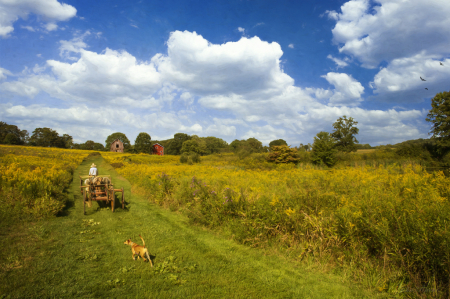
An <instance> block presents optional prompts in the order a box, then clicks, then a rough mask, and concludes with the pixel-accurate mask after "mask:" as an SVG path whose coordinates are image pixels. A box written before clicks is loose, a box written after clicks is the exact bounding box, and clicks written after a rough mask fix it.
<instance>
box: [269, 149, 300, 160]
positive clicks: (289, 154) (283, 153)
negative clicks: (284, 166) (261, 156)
mask: <svg viewBox="0 0 450 299" xmlns="http://www.w3.org/2000/svg"><path fill="white" fill-rule="evenodd" d="M271 149H272V152H271V153H270V154H269V155H268V156H267V161H269V162H275V163H277V164H278V163H298V162H299V161H300V158H299V156H298V153H297V150H296V149H294V148H290V147H289V146H287V145H279V146H277V145H275V146H273V147H272V148H271Z"/></svg>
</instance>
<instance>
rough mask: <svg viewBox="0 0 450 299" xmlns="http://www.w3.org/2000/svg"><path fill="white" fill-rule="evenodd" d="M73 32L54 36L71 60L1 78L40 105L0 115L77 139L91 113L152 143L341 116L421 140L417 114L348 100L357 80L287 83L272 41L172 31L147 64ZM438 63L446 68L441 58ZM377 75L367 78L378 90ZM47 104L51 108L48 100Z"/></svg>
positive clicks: (320, 124)
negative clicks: (214, 39) (213, 38)
mask: <svg viewBox="0 0 450 299" xmlns="http://www.w3.org/2000/svg"><path fill="white" fill-rule="evenodd" d="M87 35H88V34H86V33H85V36H87ZM83 38H84V37H81V36H78V37H75V38H73V39H72V40H70V41H66V42H65V43H60V52H61V56H63V57H66V56H69V55H72V54H73V53H76V54H77V56H78V57H77V58H74V61H70V62H64V61H57V60H47V61H46V64H45V65H43V66H35V67H34V68H33V70H30V69H26V70H25V71H24V72H23V74H21V75H20V76H18V79H17V80H15V81H8V80H5V81H2V83H0V91H2V103H7V101H8V100H10V101H13V100H14V99H13V97H12V96H11V97H8V96H9V94H10V93H14V94H15V95H19V96H22V97H28V98H30V99H33V103H41V104H40V105H28V106H26V105H25V104H23V103H26V99H24V100H23V102H22V103H21V105H19V104H12V103H8V104H0V105H3V106H1V107H0V117H2V119H5V120H10V119H12V120H15V123H17V124H20V123H23V124H25V125H26V126H28V127H30V126H37V125H38V124H39V125H41V126H48V127H55V128H56V127H59V128H61V130H68V132H70V130H77V131H76V132H75V133H73V134H74V135H75V134H78V135H77V136H78V137H77V138H78V139H80V140H81V139H83V138H84V137H83V136H87V135H83V134H87V133H85V132H87V131H86V130H87V128H88V127H89V125H88V124H89V121H88V120H89V119H91V118H93V119H95V120H94V121H93V122H92V125H93V126H95V127H96V128H97V127H98V128H99V131H101V132H110V131H112V132H114V131H119V132H121V131H125V133H126V134H127V135H128V134H130V135H133V134H134V135H135V136H137V134H138V133H139V132H142V131H147V132H149V133H151V135H152V137H154V138H155V139H159V140H161V139H166V138H171V137H172V136H173V134H174V133H177V132H186V133H188V134H197V135H200V134H203V135H213V136H218V137H221V138H223V139H225V140H227V141H231V140H232V139H235V138H239V139H242V138H250V137H256V138H258V139H259V140H261V141H263V142H264V143H265V144H267V143H268V142H270V141H271V140H274V139H279V138H283V139H285V140H287V141H288V142H289V143H291V144H298V143H300V142H302V143H308V142H312V138H313V137H314V136H315V135H316V134H317V132H319V131H322V130H325V131H331V130H332V127H331V125H332V123H333V122H335V121H336V119H337V118H339V117H341V116H342V115H347V116H351V117H353V118H355V119H356V120H357V121H359V122H360V123H359V126H358V128H360V135H361V136H365V139H364V140H363V141H364V143H373V142H379V141H380V140H382V141H386V143H394V141H396V140H398V141H403V140H405V139H408V138H409V137H411V138H409V139H415V138H420V137H423V136H425V137H426V132H427V130H428V128H426V127H425V126H422V124H421V123H420V120H422V121H423V119H424V118H425V116H424V113H423V112H421V111H416V110H410V111H401V112H397V111H395V110H389V111H381V110H380V111H373V110H366V109H362V108H358V107H355V106H357V105H358V104H359V103H360V102H361V101H362V98H361V95H362V94H363V92H364V87H363V86H362V85H361V83H360V82H358V81H357V80H355V79H354V78H353V77H352V76H350V75H348V74H344V73H337V72H336V73H335V72H330V73H328V74H326V75H324V76H322V77H323V78H325V79H326V80H327V82H328V83H329V84H330V85H331V86H333V88H330V89H324V88H302V87H299V86H295V85H294V80H293V79H292V78H291V77H289V76H288V75H287V74H285V73H284V72H283V70H282V68H281V65H280V64H281V62H280V59H281V56H282V55H283V52H282V50H281V47H280V45H279V44H278V43H275V42H272V43H269V42H266V41H261V40H260V39H259V38H258V37H253V38H246V37H242V38H241V39H240V40H238V41H236V42H228V43H224V44H212V43H210V42H208V41H207V40H206V39H204V38H203V37H202V36H201V35H198V34H196V33H195V32H188V31H184V32H180V31H175V32H173V33H171V35H170V38H169V40H168V41H167V47H168V50H167V54H157V55H155V56H154V57H153V58H152V59H151V60H150V61H138V60H137V59H136V58H135V57H134V56H133V55H131V54H130V53H128V52H126V51H116V50H112V49H109V48H106V49H105V50H104V51H103V52H101V53H95V52H92V51H89V50H87V48H88V46H87V44H86V43H85V42H84V39H83ZM69 57H70V56H69ZM424 57H425V56H424ZM427 59H431V60H433V59H434V58H433V57H429V58H427ZM444 63H445V64H446V65H447V63H448V65H449V66H450V61H449V62H447V61H445V62H444ZM393 65H394V64H393ZM399 69H400V68H399ZM388 70H391V69H389V68H388ZM5 71H6V70H5ZM3 73H4V74H6V75H7V73H6V72H3ZM3 73H2V74H3ZM380 74H383V73H381V72H380ZM6 75H4V76H5V78H6ZM5 78H4V79H5ZM7 79H10V78H7ZM382 82H383V81H382ZM382 82H381V83H378V81H377V83H375V82H374V86H376V88H377V90H378V91H379V92H380V93H381V92H382V90H383V89H382V88H383V87H382V86H383V83H382ZM376 84H378V85H376ZM57 101H59V102H60V103H62V104H61V107H60V108H56V107H55V106H53V103H55V102H57ZM182 104H185V106H188V108H184V107H183V109H186V110H184V111H178V112H177V113H175V112H173V111H174V110H173V107H172V105H173V106H175V105H182ZM63 107H65V108H63ZM177 108H179V107H177ZM149 111H151V113H150V112H149ZM89 112H91V113H89ZM26 128H27V127H26ZM33 129H34V128H33ZM79 132H83V133H79ZM112 132H110V133H112ZM153 132H156V133H153ZM403 132H405V134H406V135H403V136H404V137H402V135H401V134H403ZM110 133H109V134H110ZM95 134H96V133H95ZM105 134H106V133H105ZM366 134H368V135H366ZM387 134H388V135H387ZM106 136H107V135H106ZM106 136H103V137H102V138H103V139H100V140H104V139H105V138H106ZM129 138H130V136H129ZM402 138H403V139H402ZM89 139H92V140H94V139H93V138H89ZM399 139H402V140H399ZM130 140H131V139H130Z"/></svg>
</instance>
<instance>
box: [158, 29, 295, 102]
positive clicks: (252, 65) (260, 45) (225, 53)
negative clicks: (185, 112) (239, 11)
mask: <svg viewBox="0 0 450 299" xmlns="http://www.w3.org/2000/svg"><path fill="white" fill-rule="evenodd" d="M167 46H168V55H167V56H164V55H161V54H160V55H156V56H155V57H153V58H152V62H153V63H154V64H155V65H156V66H157V68H158V71H159V72H160V73H161V76H162V78H163V79H164V80H167V81H169V82H172V83H174V84H175V85H177V86H179V87H181V88H186V89H189V90H190V92H193V93H194V94H197V95H226V94H232V93H234V94H240V95H242V94H249V93H259V92H264V93H270V92H275V93H279V91H280V90H282V89H284V88H285V87H286V86H289V85H292V84H293V82H294V80H293V79H292V78H291V77H289V76H288V75H286V74H285V73H283V72H282V70H281V69H280V60H279V58H280V57H281V56H282V55H283V51H282V50H281V47H280V45H279V44H278V43H275V42H272V43H268V42H265V41H261V40H260V39H259V38H258V37H256V36H255V37H253V38H246V37H242V38H241V39H240V40H239V41H237V42H228V43H225V44H222V45H216V44H211V43H210V42H208V41H207V40H206V39H204V38H203V37H202V36H201V35H198V34H197V33H195V32H188V31H184V32H181V31H175V32H172V33H171V35H170V38H169V40H168V41H167Z"/></svg>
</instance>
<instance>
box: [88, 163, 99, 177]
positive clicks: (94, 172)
mask: <svg viewBox="0 0 450 299" xmlns="http://www.w3.org/2000/svg"><path fill="white" fill-rule="evenodd" d="M89 175H90V176H91V175H92V176H97V175H98V171H97V165H95V164H94V163H92V165H91V169H90V170H89Z"/></svg>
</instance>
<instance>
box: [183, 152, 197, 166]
mask: <svg viewBox="0 0 450 299" xmlns="http://www.w3.org/2000/svg"><path fill="white" fill-rule="evenodd" d="M180 163H187V164H189V165H192V164H194V163H200V155H199V154H198V153H195V152H189V153H182V154H181V156H180Z"/></svg>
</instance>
